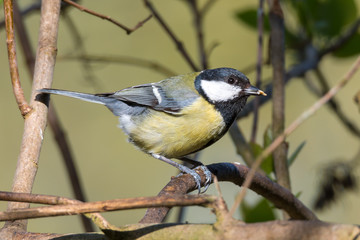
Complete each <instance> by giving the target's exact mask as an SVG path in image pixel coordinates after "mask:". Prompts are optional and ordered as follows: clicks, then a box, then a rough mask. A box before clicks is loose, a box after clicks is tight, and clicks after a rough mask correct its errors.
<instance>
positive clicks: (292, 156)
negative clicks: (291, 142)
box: [287, 141, 306, 167]
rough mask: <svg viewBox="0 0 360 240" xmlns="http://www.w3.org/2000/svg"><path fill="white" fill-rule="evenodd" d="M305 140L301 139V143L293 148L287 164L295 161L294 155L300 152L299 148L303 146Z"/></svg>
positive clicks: (289, 164)
mask: <svg viewBox="0 0 360 240" xmlns="http://www.w3.org/2000/svg"><path fill="white" fill-rule="evenodd" d="M305 144H306V142H305V141H303V142H302V143H300V145H299V146H298V147H297V148H296V149H295V151H294V152H293V153H292V154H291V156H290V157H289V158H288V161H287V162H288V166H289V167H290V166H291V164H293V162H294V161H295V159H296V157H297V156H298V154H299V153H300V151H301V149H302V148H303V147H304V146H305Z"/></svg>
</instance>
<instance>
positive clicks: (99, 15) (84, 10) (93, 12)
mask: <svg viewBox="0 0 360 240" xmlns="http://www.w3.org/2000/svg"><path fill="white" fill-rule="evenodd" d="M63 1H64V2H66V3H68V4H70V5H72V6H74V7H76V8H77V9H79V10H80V11H83V12H86V13H89V14H91V15H93V16H96V17H99V18H101V19H104V20H107V21H109V22H111V23H113V24H115V25H116V26H118V27H120V28H122V29H123V30H125V32H126V33H127V34H131V33H132V32H134V31H135V30H137V29H138V28H140V27H142V26H143V25H144V23H146V22H147V21H149V20H150V18H151V17H152V15H150V16H148V17H147V18H145V19H144V20H142V21H140V22H139V23H138V24H136V26H135V27H133V28H129V27H126V26H125V25H124V24H121V23H120V22H118V21H116V20H114V19H112V18H111V17H109V16H105V15H103V14H100V13H97V12H95V11H93V10H90V9H88V8H86V7H84V6H81V5H80V4H77V3H75V2H73V1H70V0H63Z"/></svg>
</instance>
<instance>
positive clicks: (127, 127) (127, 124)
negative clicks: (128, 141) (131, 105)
mask: <svg viewBox="0 0 360 240" xmlns="http://www.w3.org/2000/svg"><path fill="white" fill-rule="evenodd" d="M119 122H120V124H119V127H120V128H121V129H122V130H123V131H124V132H125V133H126V134H127V135H130V133H131V132H132V130H133V129H134V128H135V124H134V122H133V121H132V120H131V116H130V115H127V114H124V115H121V116H120V117H119Z"/></svg>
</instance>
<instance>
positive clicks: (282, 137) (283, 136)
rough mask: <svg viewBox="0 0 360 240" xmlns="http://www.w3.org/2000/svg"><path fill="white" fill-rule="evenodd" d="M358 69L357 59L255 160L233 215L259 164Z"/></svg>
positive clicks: (333, 94)
mask: <svg viewBox="0 0 360 240" xmlns="http://www.w3.org/2000/svg"><path fill="white" fill-rule="evenodd" d="M359 68H360V57H358V58H357V59H356V61H355V63H354V64H353V65H352V66H351V68H350V69H349V71H348V72H347V73H346V74H345V75H344V77H343V78H342V79H341V81H340V82H339V83H338V84H336V85H335V86H334V87H332V88H331V89H330V90H329V91H328V92H327V93H326V94H325V95H324V96H323V97H322V98H320V99H319V100H318V101H316V102H315V103H314V104H313V105H312V106H311V107H310V108H309V109H307V110H306V111H305V112H303V113H302V114H301V115H300V116H299V117H298V118H297V119H296V120H295V121H293V122H292V123H291V124H290V126H289V127H287V128H286V129H285V131H284V132H283V133H282V134H281V135H280V136H278V137H277V138H276V139H275V140H274V141H273V142H272V143H271V144H270V145H269V146H268V147H267V148H266V149H265V150H264V151H263V152H262V153H261V154H260V156H259V157H258V158H257V159H256V160H255V162H254V164H253V165H252V166H251V171H250V172H249V175H248V176H247V177H246V180H245V183H244V187H243V188H242V189H241V191H240V192H239V193H238V195H237V196H236V199H235V203H234V205H233V206H232V208H231V211H230V212H231V213H234V212H235V210H236V209H237V208H238V206H239V204H240V203H241V201H242V199H243V198H244V196H245V194H246V188H248V186H250V184H251V181H252V179H253V177H254V176H255V173H256V170H257V169H258V168H259V166H260V164H261V162H262V161H263V160H264V159H265V158H266V157H267V156H268V155H269V154H271V153H272V152H273V151H274V150H275V149H276V148H277V147H278V146H279V145H280V144H281V143H282V142H283V141H284V140H285V139H286V137H287V136H289V135H290V134H291V133H292V132H293V131H294V130H295V129H296V128H298V127H299V126H300V125H301V124H302V123H304V122H305V120H307V119H308V118H309V117H310V116H312V115H313V114H314V113H315V112H316V111H317V110H319V109H320V108H321V107H322V106H323V105H324V104H325V103H327V102H328V101H329V100H330V99H331V98H332V97H333V96H335V94H336V93H337V92H338V91H340V90H341V89H342V87H344V86H345V85H346V83H347V82H348V81H349V80H350V79H351V77H352V76H353V75H354V74H355V72H356V71H357V70H358V69H359Z"/></svg>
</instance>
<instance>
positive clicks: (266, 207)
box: [240, 198, 276, 223]
mask: <svg viewBox="0 0 360 240" xmlns="http://www.w3.org/2000/svg"><path fill="white" fill-rule="evenodd" d="M240 209H241V214H242V216H243V220H244V221H245V222H246V223H255V222H266V221H272V220H275V219H276V216H275V213H274V209H273V207H272V206H271V205H270V203H269V201H268V200H266V199H264V198H263V199H261V200H260V201H259V202H258V203H257V204H256V205H255V206H249V205H248V204H247V203H246V201H243V202H242V203H241V205H240Z"/></svg>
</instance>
